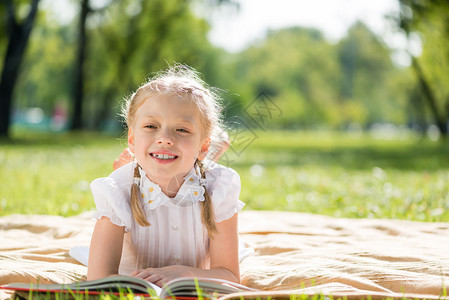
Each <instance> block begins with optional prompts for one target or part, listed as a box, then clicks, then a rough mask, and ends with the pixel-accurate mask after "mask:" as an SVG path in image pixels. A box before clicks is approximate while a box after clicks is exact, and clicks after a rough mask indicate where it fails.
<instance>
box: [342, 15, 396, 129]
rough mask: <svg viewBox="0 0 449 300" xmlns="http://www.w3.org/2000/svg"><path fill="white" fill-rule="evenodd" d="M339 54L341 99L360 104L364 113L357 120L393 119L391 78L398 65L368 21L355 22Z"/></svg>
mask: <svg viewBox="0 0 449 300" xmlns="http://www.w3.org/2000/svg"><path fill="white" fill-rule="evenodd" d="M337 51H338V56H339V61H340V64H341V68H342V72H343V76H342V84H341V87H340V93H341V97H340V99H341V100H342V101H343V102H344V103H346V104H349V103H352V104H356V103H358V104H359V105H361V107H359V108H360V109H359V110H361V111H364V112H363V113H362V115H363V117H362V118H359V119H358V120H355V121H358V122H361V123H365V124H367V125H369V124H372V123H375V122H389V121H390V122H391V121H393V120H392V119H394V118H395V117H394V116H392V115H391V113H392V112H394V113H396V114H397V113H398V111H397V110H392V109H391V108H392V107H391V104H393V103H394V102H395V101H394V100H395V99H392V97H391V89H389V88H388V82H389V81H390V80H391V79H392V75H393V71H394V70H395V67H394V65H393V62H392V60H391V56H390V54H391V53H390V49H389V48H388V47H387V46H386V45H385V44H384V43H383V42H382V41H381V40H380V38H379V37H377V36H376V35H375V34H374V33H373V32H372V31H371V30H370V29H369V28H368V27H367V26H366V25H365V24H363V23H361V22H356V23H355V24H354V25H352V26H351V28H350V29H349V31H348V34H347V36H346V37H345V38H343V39H342V40H341V41H340V42H339V44H338V50H337Z"/></svg>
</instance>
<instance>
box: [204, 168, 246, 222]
mask: <svg viewBox="0 0 449 300" xmlns="http://www.w3.org/2000/svg"><path fill="white" fill-rule="evenodd" d="M206 179H207V187H208V192H209V194H210V196H211V198H212V204H213V207H214V213H215V222H217V223H220V222H222V221H224V220H227V219H229V218H230V217H232V216H233V215H234V214H235V213H237V212H239V211H240V210H241V209H242V208H243V206H245V204H244V203H243V202H242V201H240V200H239V196H240V176H239V174H238V173H237V172H236V171H234V170H233V169H230V168H227V167H224V166H221V165H218V164H216V165H215V166H214V167H213V168H212V169H210V170H208V172H206Z"/></svg>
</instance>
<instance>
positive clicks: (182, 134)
mask: <svg viewBox="0 0 449 300" xmlns="http://www.w3.org/2000/svg"><path fill="white" fill-rule="evenodd" d="M135 120H136V122H135V124H134V125H133V126H132V128H129V131H128V145H129V148H130V150H131V152H133V153H134V154H135V157H136V160H137V162H138V163H139V165H140V166H141V167H142V168H143V169H144V170H145V172H146V173H147V176H148V177H149V179H150V180H151V181H153V182H155V183H157V184H159V186H160V187H161V189H162V191H164V192H165V193H166V194H167V195H168V196H170V197H173V196H174V195H176V193H177V191H178V190H179V188H180V187H181V185H182V183H183V177H184V176H185V175H186V174H187V173H188V172H189V171H190V169H191V168H192V167H193V165H194V163H195V160H196V159H197V158H198V156H199V154H200V151H201V147H202V146H203V144H205V142H206V141H207V138H208V137H205V136H203V128H202V127H201V119H200V116H199V113H198V110H197V109H196V108H195V106H194V104H192V103H191V102H190V101H186V100H185V99H183V98H182V97H181V96H178V95H176V94H168V95H157V96H153V97H150V98H148V99H146V100H144V102H143V103H142V105H141V106H140V107H139V108H138V110H137V116H136V119H135Z"/></svg>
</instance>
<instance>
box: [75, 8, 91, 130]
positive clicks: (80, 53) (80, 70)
mask: <svg viewBox="0 0 449 300" xmlns="http://www.w3.org/2000/svg"><path fill="white" fill-rule="evenodd" d="M90 12H91V9H90V5H89V0H81V1H80V13H79V21H78V41H77V43H76V44H77V51H76V60H75V78H74V81H73V83H74V85H73V94H72V97H73V110H72V118H71V119H72V121H71V125H70V129H72V130H78V129H81V128H82V126H83V123H82V116H83V98H84V65H85V56H86V44H87V33H86V31H87V29H86V21H87V17H88V15H89V13H90Z"/></svg>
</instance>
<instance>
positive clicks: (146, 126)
mask: <svg viewBox="0 0 449 300" xmlns="http://www.w3.org/2000/svg"><path fill="white" fill-rule="evenodd" d="M145 128H149V129H156V128H157V127H156V126H154V125H145Z"/></svg>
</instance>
